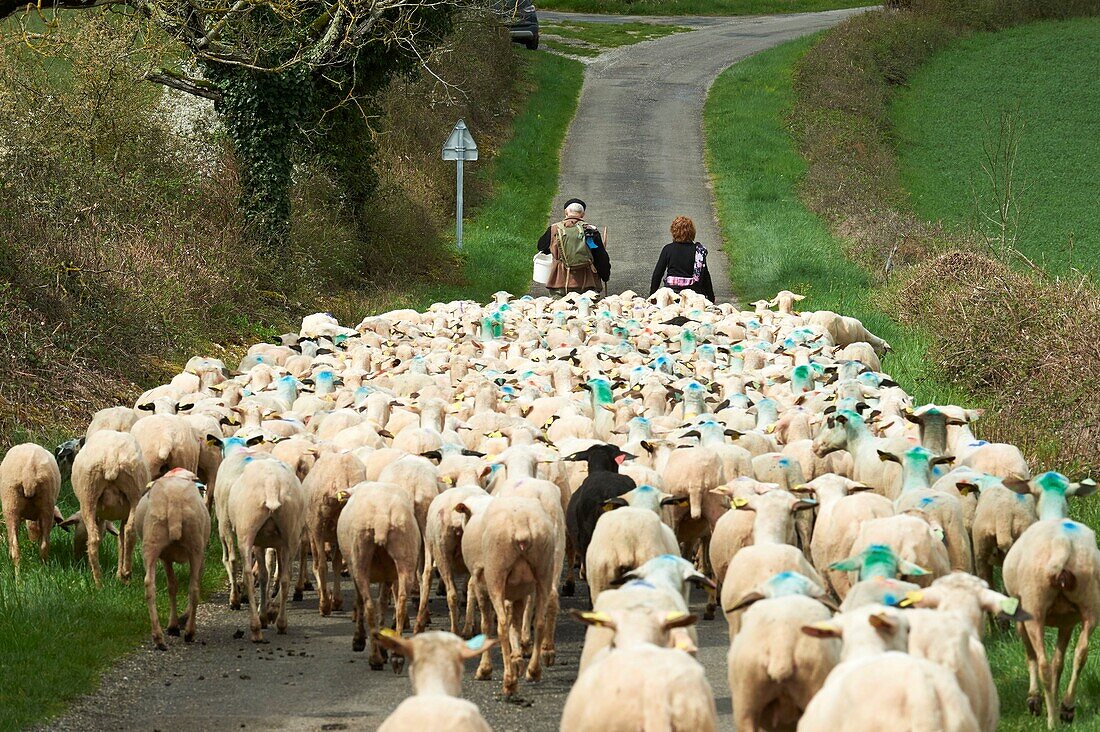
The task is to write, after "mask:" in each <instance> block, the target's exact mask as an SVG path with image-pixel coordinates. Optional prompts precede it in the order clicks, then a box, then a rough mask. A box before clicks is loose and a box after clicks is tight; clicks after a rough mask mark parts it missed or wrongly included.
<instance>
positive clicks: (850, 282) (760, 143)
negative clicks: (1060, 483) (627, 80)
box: [705, 38, 1100, 730]
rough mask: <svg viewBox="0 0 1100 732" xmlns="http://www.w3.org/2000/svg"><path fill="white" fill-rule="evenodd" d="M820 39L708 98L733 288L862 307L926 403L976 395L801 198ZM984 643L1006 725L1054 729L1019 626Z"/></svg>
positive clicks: (747, 294) (1085, 721)
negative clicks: (1032, 699)
mask: <svg viewBox="0 0 1100 732" xmlns="http://www.w3.org/2000/svg"><path fill="white" fill-rule="evenodd" d="M814 40H815V39H813V38H809V39H802V40H798V41H793V42H791V43H787V44H785V45H782V46H779V47H777V48H775V49H772V50H770V51H765V52H764V53H761V54H759V55H757V56H753V57H752V58H749V59H747V60H745V61H743V62H741V63H738V64H736V65H735V66H733V67H732V68H730V69H729V70H728V71H726V72H725V73H724V74H722V76H720V77H719V78H718V80H717V82H715V85H714V87H713V89H712V91H711V95H710V97H709V99H708V101H707V107H706V113H705V125H706V133H707V151H708V167H709V169H710V171H711V174H712V176H713V178H714V183H715V191H716V193H717V197H718V211H719V219H720V220H721V223H722V227H723V231H724V234H725V239H726V242H727V247H726V250H727V253H728V254H729V257H730V268H731V277H732V279H733V286H734V289H735V291H736V292H737V293H738V294H739V295H740V296H741V299H742V300H743V301H745V302H751V301H752V300H755V299H757V298H759V297H769V296H771V295H773V294H774V293H775V292H776V291H777V290H781V289H790V290H794V291H796V292H801V293H802V294H805V295H808V296H809V297H808V299H806V300H804V301H803V302H802V303H801V304H802V305H804V306H805V308H806V309H808V310H809V309H830V310H836V311H838V312H841V313H845V314H848V315H853V316H856V317H858V318H860V319H861V320H863V322H864V323H865V324H866V325H867V326H868V327H869V328H871V330H872V331H874V332H876V333H877V334H879V335H880V336H883V337H884V338H886V339H887V340H888V341H890V343H891V344H893V346H894V347H895V349H896V352H895V353H894V354H891V355H889V356H887V358H886V359H885V361H884V363H883V368H884V369H885V370H886V371H888V372H890V373H891V375H893V376H894V378H895V379H897V380H898V382H899V383H901V385H902V386H903V387H905V388H906V389H907V390H908V391H909V392H910V393H911V394H913V395H914V396H915V398H916V399H917V403H918V404H920V403H922V402H924V401H937V402H940V403H943V402H950V403H955V404H970V403H972V400H969V399H968V398H967V397H966V395H964V394H960V393H958V392H957V391H956V390H954V389H952V388H951V387H950V386H948V385H945V384H943V383H940V382H938V381H936V379H935V378H934V377H933V376H932V374H931V373H930V372H929V369H928V364H927V362H926V361H925V358H924V349H925V348H926V341H925V340H924V339H923V338H922V337H921V336H920V334H918V333H913V332H912V331H907V330H905V329H903V328H901V327H900V326H898V325H897V324H895V323H893V322H892V321H890V320H889V319H888V318H886V317H885V316H884V315H883V314H882V313H881V312H880V311H878V310H877V309H876V308H875V307H874V304H873V297H874V293H873V290H871V289H870V288H871V283H870V281H869V279H868V278H867V276H866V275H865V274H864V273H863V271H862V270H861V269H860V268H859V267H857V266H856V265H855V264H852V263H851V262H849V261H848V260H847V259H845V257H844V255H843V252H842V249H841V245H840V242H838V241H837V240H836V239H835V238H834V237H832V236H831V235H830V234H829V232H828V229H827V228H826V225H825V223H824V222H823V221H821V220H820V219H819V218H817V217H816V216H815V215H814V214H812V213H810V212H809V211H808V210H807V209H806V208H805V207H804V206H803V205H802V204H801V202H800V201H799V199H798V195H797V186H798V184H799V181H800V180H801V179H802V178H803V176H804V175H805V170H806V164H805V162H804V161H803V159H802V158H801V157H800V156H799V155H798V153H797V151H796V149H795V144H794V140H793V139H792V138H791V136H790V134H789V132H788V129H787V124H786V121H785V116H786V114H787V113H788V112H789V110H790V108H791V105H792V102H793V92H792V90H791V79H792V68H793V66H794V64H795V63H796V62H797V60H798V59H799V57H800V56H801V55H802V54H803V53H804V52H805V51H806V50H807V49H808V48H809V47H810V46H811V45H812V44H813V42H814ZM1098 500H1100V499H1085V500H1084V501H1083V502H1076V503H1074V504H1072V505H1071V510H1072V512H1073V514H1074V516H1076V517H1078V518H1081V519H1088V520H1089V522H1090V523H1092V524H1093V525H1095V518H1096V508H1097V505H1096V504H1097V501H1098ZM985 642H986V648H987V650H988V653H989V659H990V665H991V667H992V669H993V674H994V677H995V679H996V682H997V688H998V690H999V692H1000V698H1001V713H1002V718H1001V723H1000V725H999V727H998V729H999V730H1041V729H1046V723H1045V718H1043V720H1040V719H1039V718H1036V717H1032V716H1030V715H1029V714H1028V713H1027V710H1026V707H1025V704H1024V700H1025V699H1026V697H1027V671H1026V667H1025V665H1024V650H1023V646H1022V645H1021V643H1020V641H1019V639H1018V637H1017V636H1016V634H1015V632H1010V633H1001V632H998V633H995V634H993V635H991V636H987V638H986V639H985ZM1048 645H1049V644H1048ZM1098 665H1100V664H1098V663H1097V662H1096V661H1095V657H1094V658H1093V659H1091V660H1090V662H1089V663H1088V665H1087V666H1086V670H1085V672H1084V674H1083V675H1082V680H1081V686H1080V688H1079V690H1078V696H1077V699H1078V711H1077V721H1076V722H1075V727H1076V729H1080V730H1086V729H1088V730H1092V729H1097V728H1100V718H1098V717H1097V709H1096V708H1095V707H1094V706H1093V705H1092V704H1090V700H1092V699H1096V698H1097V694H1098V693H1100V674H1098V672H1097V666H1098ZM1066 681H1068V673H1067V674H1066V675H1065V676H1063V684H1064V683H1065V682H1066Z"/></svg>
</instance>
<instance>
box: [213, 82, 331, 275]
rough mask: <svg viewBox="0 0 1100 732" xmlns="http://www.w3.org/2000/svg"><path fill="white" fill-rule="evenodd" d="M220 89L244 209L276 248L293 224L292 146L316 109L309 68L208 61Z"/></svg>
mask: <svg viewBox="0 0 1100 732" xmlns="http://www.w3.org/2000/svg"><path fill="white" fill-rule="evenodd" d="M205 74H206V76H207V78H209V79H210V80H211V81H212V82H214V84H216V85H217V87H218V88H219V89H220V91H221V99H220V100H219V101H218V102H217V111H218V112H219V114H220V115H221V116H222V119H223V121H224V123H225V129H226V132H227V134H228V135H229V137H230V139H231V140H232V142H233V147H234V150H235V152H236V155H237V161H238V164H239V166H240V176H241V185H240V187H241V201H240V207H241V212H242V213H243V214H244V217H245V222H246V223H247V225H248V229H249V232H250V234H251V236H253V237H254V238H255V239H256V240H257V242H258V243H259V244H260V245H261V246H265V247H267V248H269V249H270V250H271V251H272V254H278V253H280V252H281V251H282V249H283V248H284V245H285V243H286V241H287V236H288V234H289V229H290V188H291V184H292V182H293V173H294V162H293V152H294V150H295V149H296V147H297V146H298V143H299V142H300V139H301V137H302V132H301V130H302V126H303V125H305V124H308V123H309V122H310V121H311V119H310V118H311V117H312V116H313V115H314V114H315V110H316V104H315V100H314V88H313V79H312V75H311V74H310V71H309V69H307V68H305V67H302V66H294V67H291V68H289V69H287V70H284V71H257V70H254V69H248V68H243V67H237V66H224V65H220V64H206V68H205Z"/></svg>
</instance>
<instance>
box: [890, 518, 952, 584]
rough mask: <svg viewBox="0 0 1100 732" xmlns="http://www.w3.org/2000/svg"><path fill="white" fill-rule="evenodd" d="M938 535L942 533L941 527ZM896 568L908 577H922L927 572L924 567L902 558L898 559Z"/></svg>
mask: <svg viewBox="0 0 1100 732" xmlns="http://www.w3.org/2000/svg"><path fill="white" fill-rule="evenodd" d="M940 535H941V536H942V535H943V529H940ZM941 541H942V539H941ZM898 569H899V570H900V571H901V573H902V574H903V575H906V576H908V577H923V576H924V575H926V574H928V570H927V569H925V568H924V567H918V566H917V565H915V564H913V563H912V562H907V561H906V560H904V559H898Z"/></svg>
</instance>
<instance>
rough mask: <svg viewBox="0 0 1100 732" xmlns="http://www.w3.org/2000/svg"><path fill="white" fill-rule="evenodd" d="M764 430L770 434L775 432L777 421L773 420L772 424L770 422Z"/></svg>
mask: <svg viewBox="0 0 1100 732" xmlns="http://www.w3.org/2000/svg"><path fill="white" fill-rule="evenodd" d="M764 431H765V432H767V433H768V434H769V435H770V434H771V433H772V432H775V422H772V423H771V424H769V425H768V426H767V427H765V428H764Z"/></svg>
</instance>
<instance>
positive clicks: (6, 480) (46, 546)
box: [0, 442, 61, 574]
mask: <svg viewBox="0 0 1100 732" xmlns="http://www.w3.org/2000/svg"><path fill="white" fill-rule="evenodd" d="M60 492H61V470H60V469H59V468H58V467H57V460H55V459H54V456H53V455H52V454H51V453H50V451H49V450H47V449H46V448H44V447H41V446H40V445H36V444H34V443H32V442H28V443H25V444H22V445H16V446H15V447H13V448H12V449H10V450H8V454H7V455H5V456H4V460H3V461H2V462H0V507H2V508H3V512H4V526H5V528H6V529H7V533H8V553H9V554H10V555H11V561H12V564H14V565H15V572H16V574H18V573H19V524H20V522H22V521H24V520H25V521H27V532H28V533H29V534H30V536H31V540H32V541H37V542H38V556H39V558H40V559H41V560H42V561H43V562H45V561H46V558H47V557H48V556H49V552H50V531H52V530H53V524H54V511H55V509H54V506H55V505H56V504H57V496H58V494H59V493H60Z"/></svg>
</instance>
